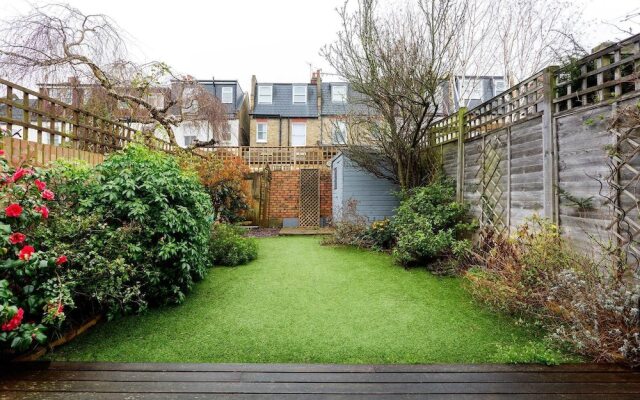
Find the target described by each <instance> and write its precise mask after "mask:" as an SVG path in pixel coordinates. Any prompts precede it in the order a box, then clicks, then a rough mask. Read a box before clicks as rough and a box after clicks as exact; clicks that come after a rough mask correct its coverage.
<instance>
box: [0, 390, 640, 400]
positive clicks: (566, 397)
mask: <svg viewBox="0 0 640 400" xmlns="http://www.w3.org/2000/svg"><path fill="white" fill-rule="evenodd" d="M3 395H4V396H6V398H8V399H12V400H122V399H128V400H149V399H153V400H201V399H207V400H208V399H212V398H213V397H212V396H211V395H210V394H206V393H189V394H184V393H127V394H126V395H123V394H122V393H89V392H75V393H69V392H47V393H34V392H4V393H3ZM0 398H2V397H1V396H0ZM215 399H217V400H298V399H302V400H328V399H331V400H371V399H373V400H425V399H426V400H545V399H563V400H603V397H602V395H601V394H595V395H589V394H562V395H558V396H550V395H546V396H541V395H538V394H519V395H513V394H510V393H508V394H505V393H496V394H460V393H458V394H429V395H426V396H425V395H424V394H376V393H370V394H264V393H259V394H258V393H257V394H243V393H237V394H216V395H215ZM606 400H637V397H636V395H635V394H631V395H623V394H622V395H621V394H608V395H607V397H606Z"/></svg>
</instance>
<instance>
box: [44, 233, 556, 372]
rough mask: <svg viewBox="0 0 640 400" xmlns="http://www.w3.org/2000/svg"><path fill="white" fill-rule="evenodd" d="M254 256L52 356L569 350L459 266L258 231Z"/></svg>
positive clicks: (184, 357) (454, 357) (279, 358)
mask: <svg viewBox="0 0 640 400" xmlns="http://www.w3.org/2000/svg"><path fill="white" fill-rule="evenodd" d="M259 245H260V252H259V258H258V260H256V261H254V262H252V263H250V264H248V265H245V266H240V267H234V268H221V267H216V268H214V269H212V270H211V271H210V273H209V275H208V277H207V278H206V280H205V281H203V282H201V283H200V284H198V285H197V287H196V288H195V290H194V291H193V292H192V293H191V294H190V295H189V296H188V297H187V300H186V301H185V303H184V304H183V305H181V306H179V307H172V308H164V309H159V310H152V311H150V312H148V313H147V314H145V315H142V316H130V317H126V318H122V319H118V320H116V321H112V322H108V323H105V324H102V325H100V326H98V327H96V328H95V329H93V330H92V331H91V332H89V333H87V334H86V335H84V336H82V337H79V338H77V339H76V340H74V341H73V342H71V343H70V344H68V345H66V346H64V347H61V348H59V349H57V350H56V351H55V352H54V353H53V354H52V355H51V358H53V359H56V360H96V361H130V362H144V361H149V362H152V361H155V362H312V363H480V362H544V361H550V360H556V361H565V360H566V359H565V358H564V357H563V356H562V355H560V354H558V353H556V352H553V351H550V350H547V348H546V347H545V344H544V342H543V341H542V340H541V339H540V338H539V337H536V336H535V335H534V334H533V333H532V332H531V331H529V330H527V329H525V328H523V327H520V326H517V325H516V324H515V323H514V321H513V320H511V319H509V318H505V317H501V316H497V315H495V314H492V313H490V312H488V311H486V310H484V309H482V308H481V307H479V306H478V305H476V304H474V303H473V301H472V299H471V298H470V297H469V296H468V295H467V293H466V292H465V291H464V289H463V288H462V287H461V281H460V280H459V279H457V278H438V277H435V276H432V275H430V274H429V273H427V272H425V271H424V270H420V269H414V270H404V269H403V268H400V267H398V266H396V265H394V264H393V263H392V260H391V258H390V257H389V256H387V255H385V254H380V253H373V252H367V251H362V250H356V249H347V248H333V247H323V246H320V245H319V239H318V238H317V237H278V238H266V239H260V240H259Z"/></svg>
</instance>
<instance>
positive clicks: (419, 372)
mask: <svg viewBox="0 0 640 400" xmlns="http://www.w3.org/2000/svg"><path fill="white" fill-rule="evenodd" d="M1 371H2V376H1V378H0V388H1V391H0V399H69V400H74V399H211V398H215V399H255V400H257V399H285V400H287V399H303V400H304V399H307V400H309V399H314V400H319V399H349V400H355V399H440V400H444V399H474V400H477V399H479V400H482V399H516V400H519V399H535V400H540V399H581V400H589V399H638V398H640V371H630V370H627V369H624V368H621V367H616V366H607V365H591V364H587V365H576V366H571V365H564V366H557V367H545V366H537V365H524V366H516V365H378V366H369V365H300V364H123V363H64V362H52V363H47V362H34V363H17V364H9V365H5V366H3V367H2V369H1Z"/></svg>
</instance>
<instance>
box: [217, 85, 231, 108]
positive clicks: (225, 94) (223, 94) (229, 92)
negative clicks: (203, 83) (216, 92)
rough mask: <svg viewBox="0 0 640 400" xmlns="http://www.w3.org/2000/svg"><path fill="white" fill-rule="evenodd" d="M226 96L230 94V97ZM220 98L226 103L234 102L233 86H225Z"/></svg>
mask: <svg viewBox="0 0 640 400" xmlns="http://www.w3.org/2000/svg"><path fill="white" fill-rule="evenodd" d="M226 96H228V98H225V97H226ZM220 98H221V101H222V102H223V103H224V104H231V103H233V88H232V87H231V86H223V87H222V94H221V95H220Z"/></svg>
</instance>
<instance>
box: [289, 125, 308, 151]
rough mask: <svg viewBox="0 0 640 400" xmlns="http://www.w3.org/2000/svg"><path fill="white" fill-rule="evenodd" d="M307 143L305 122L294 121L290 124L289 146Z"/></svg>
mask: <svg viewBox="0 0 640 400" xmlns="http://www.w3.org/2000/svg"><path fill="white" fill-rule="evenodd" d="M306 145H307V124H305V123H304V122H302V123H300V122H294V123H292V124H291V146H306Z"/></svg>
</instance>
